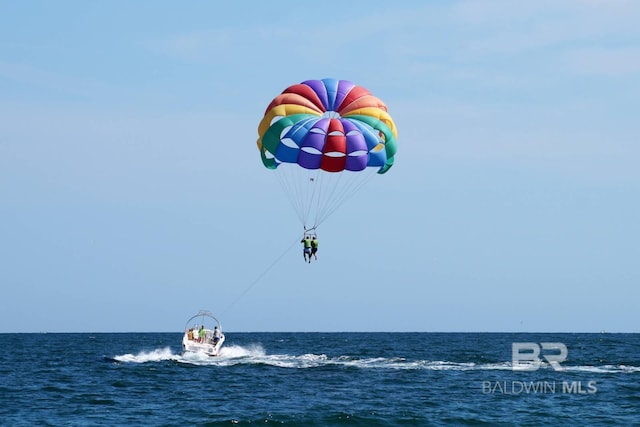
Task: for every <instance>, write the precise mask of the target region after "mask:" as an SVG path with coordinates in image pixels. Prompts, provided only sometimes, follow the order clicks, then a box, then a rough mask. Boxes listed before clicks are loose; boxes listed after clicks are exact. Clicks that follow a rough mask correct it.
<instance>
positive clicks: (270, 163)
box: [258, 79, 398, 174]
mask: <svg viewBox="0 0 640 427" xmlns="http://www.w3.org/2000/svg"><path fill="white" fill-rule="evenodd" d="M258 134H259V138H258V149H259V150H260V154H261V156H262V162H263V164H264V165H265V166H266V167H267V168H269V169H275V168H277V167H278V166H279V165H280V164H281V163H292V164H297V165H299V166H300V167H303V168H305V169H321V170H323V171H326V172H341V171H344V170H348V171H353V172H357V171H361V170H364V169H365V168H369V167H373V168H377V169H378V173H380V174H383V173H385V172H386V171H387V170H389V168H390V167H391V166H392V165H393V161H394V156H395V154H396V151H397V142H396V140H397V138H398V133H397V131H396V126H395V124H394V122H393V119H392V118H391V116H390V115H389V113H387V106H386V105H385V104H384V103H383V102H382V101H381V100H380V99H378V98H376V97H375V96H373V95H372V94H371V92H369V91H368V90H367V89H365V88H363V87H362V86H357V85H355V84H353V83H351V82H350V81H348V80H337V79H323V80H307V81H304V82H302V83H300V84H295V85H293V86H289V87H288V88H286V89H285V90H284V91H283V92H282V93H281V94H280V95H278V96H277V97H276V98H275V99H274V100H273V101H271V103H270V104H269V106H268V107H267V109H266V112H265V115H264V117H263V119H262V121H261V122H260V125H259V126H258Z"/></svg>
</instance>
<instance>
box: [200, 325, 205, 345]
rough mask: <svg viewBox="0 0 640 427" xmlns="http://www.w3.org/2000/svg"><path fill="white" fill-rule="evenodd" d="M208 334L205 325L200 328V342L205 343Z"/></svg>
mask: <svg viewBox="0 0 640 427" xmlns="http://www.w3.org/2000/svg"><path fill="white" fill-rule="evenodd" d="M206 335H207V333H206V332H205V330H204V325H201V326H200V330H199V331H198V342H204V338H205V336H206Z"/></svg>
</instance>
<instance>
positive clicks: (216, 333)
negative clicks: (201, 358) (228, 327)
mask: <svg viewBox="0 0 640 427" xmlns="http://www.w3.org/2000/svg"><path fill="white" fill-rule="evenodd" d="M221 337H222V332H220V329H218V327H217V326H214V328H213V344H214V345H216V344H218V341H220V338H221Z"/></svg>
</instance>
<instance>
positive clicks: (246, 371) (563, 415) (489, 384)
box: [0, 332, 640, 426]
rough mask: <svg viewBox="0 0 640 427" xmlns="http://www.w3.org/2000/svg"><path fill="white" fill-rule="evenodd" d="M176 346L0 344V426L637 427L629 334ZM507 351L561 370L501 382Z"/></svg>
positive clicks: (638, 380)
mask: <svg viewBox="0 0 640 427" xmlns="http://www.w3.org/2000/svg"><path fill="white" fill-rule="evenodd" d="M180 342H181V334H179V333H96V334H89V333H77V334H64V333H49V334H44V333H43V334H0V345H1V348H2V351H1V352H0V424H1V425H3V426H32V425H38V426H63V425H64V426H92V425H96V426H116V425H151V426H183V425H193V426H218V425H256V424H257V425H263V424H269V425H271V424H277V425H290V426H333V425H340V426H429V425H433V426H439V425H451V426H538V425H590V426H596V425H620V426H630V425H640V334H609V333H602V334H568V333H558V334H550V333H545V334H526V333H233V332H227V340H226V342H225V345H224V347H223V351H222V354H221V356H219V357H216V358H211V357H207V356H200V355H194V354H191V355H189V354H186V355H183V354H182V351H181V347H180ZM518 342H520V343H530V344H528V345H530V346H533V347H534V348H532V353H531V354H529V353H518V354H524V357H525V358H527V357H530V358H531V360H532V361H535V360H536V359H538V360H540V361H544V360H545V359H544V357H545V356H551V358H552V357H553V356H554V355H556V356H558V354H559V351H558V350H553V349H551V350H549V349H547V348H542V347H541V346H540V343H562V345H564V346H565V347H566V349H567V355H566V356H567V357H566V360H562V361H560V363H559V364H558V365H556V366H555V367H554V366H552V365H551V364H549V363H541V364H540V366H539V367H538V365H537V364H535V363H533V364H532V365H531V367H530V369H528V370H514V369H513V368H514V366H513V363H512V360H513V359H512V356H513V353H512V351H513V346H512V344H513V343H518ZM536 346H540V347H537V349H538V350H539V353H535V348H536ZM561 359H562V357H561ZM536 367H538V369H535V368H536Z"/></svg>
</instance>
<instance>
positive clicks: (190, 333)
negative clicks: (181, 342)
mask: <svg viewBox="0 0 640 427" xmlns="http://www.w3.org/2000/svg"><path fill="white" fill-rule="evenodd" d="M187 338H188V339H189V340H191V341H193V328H189V331H187Z"/></svg>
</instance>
